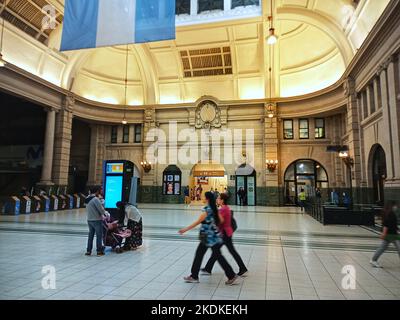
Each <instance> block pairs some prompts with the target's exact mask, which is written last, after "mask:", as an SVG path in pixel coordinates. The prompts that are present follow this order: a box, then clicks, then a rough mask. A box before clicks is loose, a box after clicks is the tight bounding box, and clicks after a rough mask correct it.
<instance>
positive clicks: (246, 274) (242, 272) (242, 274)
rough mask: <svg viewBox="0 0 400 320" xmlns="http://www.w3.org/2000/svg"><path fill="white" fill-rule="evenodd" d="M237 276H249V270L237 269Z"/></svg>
mask: <svg viewBox="0 0 400 320" xmlns="http://www.w3.org/2000/svg"><path fill="white" fill-rule="evenodd" d="M237 275H238V276H239V277H242V278H246V277H248V276H249V271H248V270H244V271H239V273H238V274H237Z"/></svg>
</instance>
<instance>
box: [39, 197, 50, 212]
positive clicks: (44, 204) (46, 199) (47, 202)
mask: <svg viewBox="0 0 400 320" xmlns="http://www.w3.org/2000/svg"><path fill="white" fill-rule="evenodd" d="M40 199H41V201H42V208H43V209H42V211H43V212H49V211H53V210H50V209H51V207H50V198H49V197H48V196H40Z"/></svg>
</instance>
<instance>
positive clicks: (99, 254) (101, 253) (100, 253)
mask: <svg viewBox="0 0 400 320" xmlns="http://www.w3.org/2000/svg"><path fill="white" fill-rule="evenodd" d="M104 254H105V253H104V251H100V252H97V256H98V257H101V256H104Z"/></svg>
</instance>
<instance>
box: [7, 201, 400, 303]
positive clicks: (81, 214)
mask: <svg viewBox="0 0 400 320" xmlns="http://www.w3.org/2000/svg"><path fill="white" fill-rule="evenodd" d="M234 210H235V216H236V218H237V220H238V224H239V229H238V231H237V234H236V235H235V239H236V240H235V242H236V247H237V249H238V251H239V252H240V254H241V255H242V257H243V259H244V261H245V263H246V264H247V265H248V268H249V270H250V276H249V277H248V278H245V279H243V280H242V281H241V282H240V283H239V284H238V285H236V286H233V287H227V286H225V284H224V281H225V279H224V275H223V273H222V270H221V269H220V268H219V266H216V267H215V270H214V273H213V275H212V276H211V277H206V276H203V277H201V279H200V281H201V283H200V284H186V283H183V281H182V277H183V276H185V275H188V273H189V270H190V266H191V263H192V259H193V255H194V251H195V248H196V244H197V231H192V232H190V233H189V234H188V235H185V236H180V235H178V234H177V230H178V229H179V228H180V227H182V226H184V225H186V224H189V223H190V222H192V221H193V220H194V219H195V218H196V216H197V214H198V212H199V207H191V208H186V207H185V206H174V205H169V206H168V205H163V206H160V205H156V204H152V205H142V206H141V211H142V213H143V216H144V227H145V230H144V245H143V247H142V248H141V249H139V250H138V251H132V252H126V253H123V254H120V255H118V254H115V253H113V252H109V251H108V252H107V254H106V256H104V257H96V256H91V257H85V256H84V255H83V253H84V249H85V245H86V232H87V230H86V229H87V227H86V224H85V211H84V210H71V211H65V212H57V213H48V214H44V213H41V214H35V215H28V216H26V215H22V216H19V217H10V216H0V299H82V300H83V299H103V300H113V299H118V300H125V299H134V300H142V299H152V300H153V299H159V300H163V299H177V300H178V299H201V300H209V299H218V300H219V299H221V300H237V299H244V300H254V299H262V300H264V299H270V300H281V299H284V300H291V299H295V300H300V299H307V300H318V299H325V300H326V299H328V300H331V299H341V300H343V299H385V300H386V299H399V298H400V260H399V257H398V256H397V253H395V252H394V250H393V249H392V250H390V251H389V252H387V253H385V254H384V256H383V257H382V259H381V264H382V265H383V266H384V268H383V269H374V268H371V267H370V266H369V264H368V262H369V260H370V258H371V255H372V254H373V251H374V249H375V248H376V247H377V245H378V244H379V238H378V235H377V234H376V233H374V232H373V231H370V230H368V229H365V228H361V227H340V226H322V225H321V224H319V223H318V222H316V221H315V220H313V219H312V218H310V217H309V216H306V215H301V214H299V213H298V212H297V209H295V208H264V207H257V208H236V207H235V208H234ZM223 252H224V254H225V256H226V257H227V258H228V260H229V261H230V262H231V263H232V266H234V268H237V267H236V265H235V263H234V261H233V260H232V258H231V257H230V255H229V254H228V253H227V252H226V250H225V249H223ZM48 265H50V266H53V267H54V268H55V275H56V278H55V279H56V289H48V290H45V289H43V288H42V282H45V281H44V280H43V278H44V277H45V276H46V274H43V273H42V268H43V267H44V266H48ZM349 265H350V266H352V267H353V268H354V270H355V280H356V282H355V289H348V290H346V289H344V288H343V286H342V282H343V278H344V277H345V276H346V274H342V269H343V267H344V266H349ZM45 280H46V278H45Z"/></svg>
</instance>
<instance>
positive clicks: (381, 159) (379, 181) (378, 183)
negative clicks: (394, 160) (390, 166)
mask: <svg viewBox="0 0 400 320" xmlns="http://www.w3.org/2000/svg"><path fill="white" fill-rule="evenodd" d="M374 148H375V151H373V155H372V184H373V188H374V200H375V203H379V204H383V203H384V201H385V194H384V186H385V180H386V177H387V171H386V154H385V150H383V148H382V146H381V145H377V146H375V147H374Z"/></svg>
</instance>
